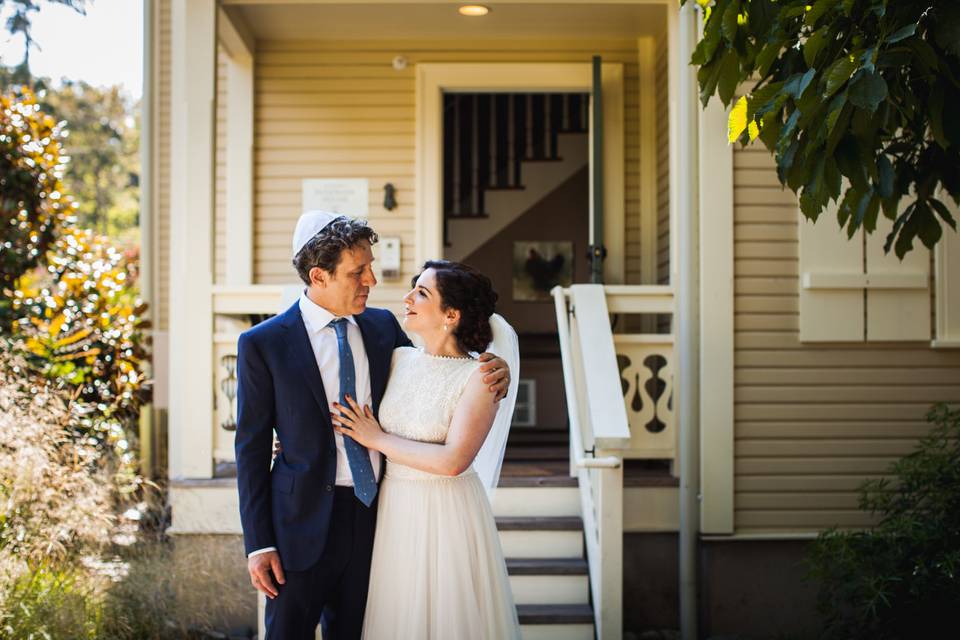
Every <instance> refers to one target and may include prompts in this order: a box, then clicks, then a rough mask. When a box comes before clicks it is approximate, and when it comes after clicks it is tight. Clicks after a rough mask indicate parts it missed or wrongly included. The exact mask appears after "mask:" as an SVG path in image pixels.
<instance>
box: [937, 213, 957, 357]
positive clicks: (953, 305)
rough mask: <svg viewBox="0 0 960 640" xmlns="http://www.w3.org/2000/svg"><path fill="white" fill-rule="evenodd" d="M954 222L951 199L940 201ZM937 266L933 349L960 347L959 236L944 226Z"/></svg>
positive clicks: (955, 214)
mask: <svg viewBox="0 0 960 640" xmlns="http://www.w3.org/2000/svg"><path fill="white" fill-rule="evenodd" d="M940 200H941V201H942V202H944V203H945V204H946V205H947V207H948V208H949V209H950V212H951V213H952V214H953V217H954V219H957V220H960V207H957V206H954V204H953V201H952V200H950V197H949V196H947V195H944V196H943V197H941V198H940ZM934 255H935V263H936V276H937V278H936V287H937V289H936V301H937V302H936V319H937V334H936V340H935V341H934V343H933V344H934V346H935V347H960V233H958V232H956V231H954V230H953V229H951V228H950V227H948V226H946V225H944V226H943V238H942V239H941V240H940V242H939V243H937V248H936V251H935V252H934Z"/></svg>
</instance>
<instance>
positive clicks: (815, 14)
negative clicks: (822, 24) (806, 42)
mask: <svg viewBox="0 0 960 640" xmlns="http://www.w3.org/2000/svg"><path fill="white" fill-rule="evenodd" d="M839 3H840V0H817V1H816V2H814V3H813V5H812V6H811V7H810V8H809V9H808V10H807V12H806V14H805V15H804V16H803V23H804V24H805V25H807V26H808V27H812V26H815V25H816V24H817V21H818V20H819V19H820V18H822V17H823V16H825V15H826V14H827V13H828V12H829V11H830V10H831V9H833V8H834V7H835V6H837V5H838V4H839Z"/></svg>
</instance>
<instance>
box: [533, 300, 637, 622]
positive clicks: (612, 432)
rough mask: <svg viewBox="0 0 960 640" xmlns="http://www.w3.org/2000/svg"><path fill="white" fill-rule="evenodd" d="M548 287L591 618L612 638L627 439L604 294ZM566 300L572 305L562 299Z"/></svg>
mask: <svg viewBox="0 0 960 640" xmlns="http://www.w3.org/2000/svg"><path fill="white" fill-rule="evenodd" d="M552 293H553V296H554V302H555V305H556V312H557V329H558V336H559V341H560V354H561V360H562V363H563V374H564V389H565V393H566V398H567V411H568V417H569V423H570V446H571V451H570V453H571V455H570V462H571V469H570V472H571V475H575V476H576V477H577V479H578V484H579V489H580V501H581V511H582V514H583V525H584V538H585V542H586V549H587V561H588V565H589V575H590V592H591V596H592V600H593V612H594V624H595V628H596V633H597V637H598V638H600V639H601V640H605V639H611V640H620V639H621V638H622V636H623V573H622V560H623V469H622V462H621V461H622V450H623V449H625V448H627V447H628V446H629V442H630V430H629V427H628V424H627V416H626V408H625V406H624V404H623V399H622V397H621V396H620V382H619V370H618V368H617V363H616V354H615V352H614V350H613V334H612V332H611V330H610V320H609V314H608V312H607V304H606V294H605V292H604V287H603V286H602V285H573V286H571V287H570V288H569V289H563V288H561V287H556V288H554V289H553V291H552ZM568 301H569V302H571V303H572V307H568ZM571 319H572V320H573V321H571ZM588 373H589V375H588ZM584 432H585V433H586V434H587V436H588V440H589V441H590V442H591V443H592V451H593V455H594V457H592V458H591V457H587V455H586V453H587V452H586V450H585V448H584V445H583V440H584V438H583V434H584Z"/></svg>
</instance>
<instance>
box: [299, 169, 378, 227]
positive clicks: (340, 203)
mask: <svg viewBox="0 0 960 640" xmlns="http://www.w3.org/2000/svg"><path fill="white" fill-rule="evenodd" d="M368 182H369V181H368V180H367V179H366V178H313V179H307V180H304V181H303V208H302V211H311V210H313V209H320V210H322V211H329V212H330V213H341V214H343V215H345V216H352V217H355V218H366V217H367V215H369V211H370V199H369V197H368V195H369V184H368Z"/></svg>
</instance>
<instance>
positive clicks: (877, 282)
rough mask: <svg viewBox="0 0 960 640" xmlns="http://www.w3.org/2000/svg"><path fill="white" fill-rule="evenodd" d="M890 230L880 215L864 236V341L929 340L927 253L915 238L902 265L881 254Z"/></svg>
mask: <svg viewBox="0 0 960 640" xmlns="http://www.w3.org/2000/svg"><path fill="white" fill-rule="evenodd" d="M892 228H893V221H892V220H889V219H888V218H886V217H884V216H883V215H881V216H880V217H879V219H878V220H877V229H876V231H874V232H873V233H872V234H870V235H868V236H867V282H866V285H867V340H871V341H873V340H877V341H879V340H888V341H889V340H929V339H930V251H929V250H928V249H927V248H926V247H924V246H923V243H921V242H920V240H919V239H918V240H915V241H914V244H913V251H910V252H909V253H908V254H907V255H905V256H904V258H903V262H901V261H900V259H899V258H897V256H896V254H895V253H894V252H893V250H892V249H891V251H890V253H889V254H887V255H884V253H883V244H884V242H886V238H887V234H888V233H889V232H890V230H891V229H892Z"/></svg>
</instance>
